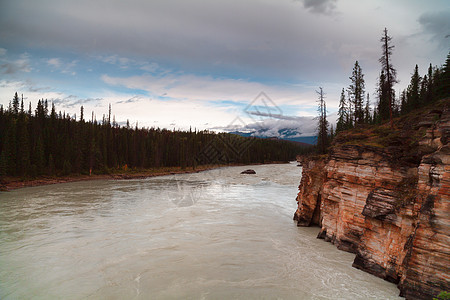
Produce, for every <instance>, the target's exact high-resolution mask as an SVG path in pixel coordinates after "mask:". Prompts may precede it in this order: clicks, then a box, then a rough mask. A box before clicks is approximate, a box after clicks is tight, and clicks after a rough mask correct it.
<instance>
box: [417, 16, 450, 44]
mask: <svg viewBox="0 0 450 300" xmlns="http://www.w3.org/2000/svg"><path fill="white" fill-rule="evenodd" d="M419 23H420V24H421V25H422V27H423V29H424V31H425V33H428V34H430V35H431V36H432V38H433V39H435V40H436V41H437V42H438V43H439V45H441V46H442V47H444V48H448V47H449V45H450V40H448V36H449V35H450V10H443V11H440V12H433V13H425V14H423V15H421V16H420V18H419Z"/></svg>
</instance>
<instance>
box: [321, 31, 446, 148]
mask: <svg viewBox="0 0 450 300" xmlns="http://www.w3.org/2000/svg"><path fill="white" fill-rule="evenodd" d="M380 42H381V57H380V59H379V62H380V64H381V70H380V74H379V76H378V82H377V86H376V90H375V93H374V96H375V99H376V102H375V105H374V106H373V108H372V104H371V103H370V93H369V92H367V93H366V86H365V81H364V74H363V72H362V67H361V65H360V64H359V62H358V61H356V62H355V64H354V67H353V70H352V73H351V76H350V77H349V79H350V85H349V86H348V87H347V88H346V89H344V88H343V89H342V92H341V95H340V101H339V110H338V120H337V124H336V128H335V130H334V128H333V127H332V126H330V124H329V123H328V121H327V116H326V115H327V110H326V103H325V101H324V92H323V89H322V88H320V89H319V91H317V94H318V101H317V102H318V120H319V121H318V126H317V136H318V138H317V141H318V143H317V147H316V150H317V152H318V153H321V154H324V153H327V151H328V147H329V146H330V144H331V142H332V140H333V138H334V136H335V135H336V134H338V133H339V132H342V131H345V130H350V129H352V128H357V127H361V126H365V125H374V124H382V123H384V122H390V124H391V128H392V129H394V128H393V123H392V120H393V118H396V117H399V116H402V115H405V114H407V113H409V112H411V111H413V110H415V109H419V108H421V107H424V106H427V105H430V104H432V103H434V102H436V101H438V100H441V99H445V98H448V97H450V53H449V54H448V55H447V59H446V61H445V63H444V65H443V66H441V67H438V66H432V65H431V64H430V65H429V66H428V69H427V72H426V74H424V75H423V76H421V75H420V74H419V67H418V65H415V67H414V68H413V73H412V76H411V79H410V82H409V84H408V86H407V88H406V89H405V90H403V91H401V92H400V93H399V94H396V93H395V88H394V85H395V84H396V83H398V81H399V80H398V79H397V70H396V69H395V67H394V64H393V61H392V54H393V49H394V47H395V46H394V44H393V42H392V37H391V36H389V35H388V31H387V29H386V28H385V29H384V31H383V34H382V37H381V39H380Z"/></svg>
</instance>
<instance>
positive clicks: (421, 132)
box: [294, 100, 450, 299]
mask: <svg viewBox="0 0 450 300" xmlns="http://www.w3.org/2000/svg"><path fill="white" fill-rule="evenodd" d="M449 139H450V108H449V100H447V101H443V102H441V103H440V105H439V106H438V107H437V108H434V109H429V110H428V111H425V112H424V111H422V112H418V113H416V114H415V115H412V116H408V117H407V118H403V119H400V120H399V121H398V122H397V129H396V130H394V131H393V130H390V128H389V127H387V126H379V127H377V128H366V130H365V131H364V130H360V131H359V132H358V131H352V132H351V133H344V134H343V135H341V136H338V137H337V138H336V141H335V142H334V145H333V147H332V149H331V151H330V154H329V155H328V156H327V157H321V158H316V159H315V160H309V161H308V160H305V161H303V174H302V179H301V182H300V186H299V190H300V192H299V194H298V197H297V201H298V209H297V211H296V212H295V215H294V219H295V220H297V222H298V225H299V226H309V225H311V224H317V225H319V226H320V227H321V231H320V233H319V236H318V237H319V238H324V239H325V240H326V241H330V242H331V243H333V244H335V245H336V246H337V247H338V248H339V249H341V250H345V251H349V252H353V253H355V254H356V258H355V260H354V263H353V266H354V267H356V268H359V269H362V270H364V271H367V272H369V273H372V274H374V275H376V276H379V277H381V278H384V279H386V280H388V281H391V282H394V283H398V286H399V288H400V294H401V295H402V296H404V297H406V298H407V299H431V298H432V297H433V296H436V295H437V294H439V292H441V291H450V145H449V144H448V142H449Z"/></svg>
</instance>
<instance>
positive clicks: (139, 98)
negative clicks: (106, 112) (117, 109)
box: [116, 96, 143, 104]
mask: <svg viewBox="0 0 450 300" xmlns="http://www.w3.org/2000/svg"><path fill="white" fill-rule="evenodd" d="M142 99H143V97H142V96H134V97H131V98H129V99H127V100H123V101H117V102H116V103H117V104H121V103H134V102H138V101H140V100H142Z"/></svg>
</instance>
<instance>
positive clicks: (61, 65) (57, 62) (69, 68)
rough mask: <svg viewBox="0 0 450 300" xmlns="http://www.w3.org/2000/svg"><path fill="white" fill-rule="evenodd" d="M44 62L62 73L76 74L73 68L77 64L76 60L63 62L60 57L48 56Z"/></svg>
mask: <svg viewBox="0 0 450 300" xmlns="http://www.w3.org/2000/svg"><path fill="white" fill-rule="evenodd" d="M46 62H47V64H48V65H49V66H50V67H52V68H53V69H55V70H58V71H60V72H61V73H63V74H71V75H76V72H75V71H74V70H73V69H74V68H75V66H76V65H77V61H76V60H72V61H71V62H68V63H66V62H63V61H62V60H61V59H60V58H50V59H48V60H47V61H46Z"/></svg>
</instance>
